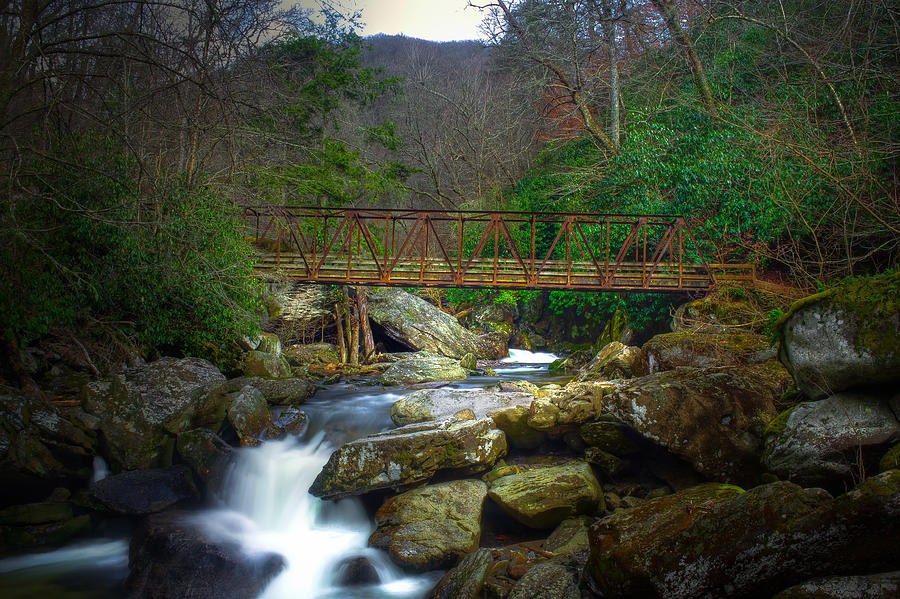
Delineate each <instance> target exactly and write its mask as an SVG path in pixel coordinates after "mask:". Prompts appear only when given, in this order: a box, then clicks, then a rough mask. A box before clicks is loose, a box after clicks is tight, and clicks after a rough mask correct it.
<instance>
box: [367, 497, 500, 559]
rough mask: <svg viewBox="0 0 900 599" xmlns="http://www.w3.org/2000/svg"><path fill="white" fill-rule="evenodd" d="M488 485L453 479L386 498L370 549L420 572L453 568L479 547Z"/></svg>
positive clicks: (379, 514)
mask: <svg viewBox="0 0 900 599" xmlns="http://www.w3.org/2000/svg"><path fill="white" fill-rule="evenodd" d="M485 497H487V485H486V484H484V483H483V482H481V481H480V480H457V481H451V482H446V483H441V484H438V485H428V486H425V487H420V488H418V489H413V490H411V491H407V492H406V493H402V494H401V495H397V496H395V497H391V498H390V499H388V500H387V501H386V502H384V504H383V505H382V506H381V507H380V508H379V509H378V512H377V513H376V514H375V525H376V527H377V528H376V529H375V532H373V533H372V536H371V537H369V545H370V546H372V547H377V548H379V549H384V550H385V551H387V552H388V554H389V555H390V556H391V559H392V560H394V562H396V563H397V564H399V565H400V566H403V567H404V568H408V569H411V570H417V571H425V570H436V569H439V568H446V567H448V566H453V565H455V564H456V563H457V562H458V561H459V560H460V559H461V558H462V557H463V556H465V555H466V554H468V553H471V552H472V551H475V550H476V549H478V542H479V540H480V539H481V511H482V507H483V505H484V499H485Z"/></svg>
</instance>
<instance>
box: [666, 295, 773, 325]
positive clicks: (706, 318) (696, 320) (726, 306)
mask: <svg viewBox="0 0 900 599" xmlns="http://www.w3.org/2000/svg"><path fill="white" fill-rule="evenodd" d="M732 295H733V294H731V293H728V292H715V293H711V294H709V295H707V296H706V297H704V298H701V299H698V300H694V301H691V302H688V303H686V304H682V305H680V306H678V308H676V309H675V314H674V315H673V316H672V331H675V332H678V331H693V332H696V333H712V334H719V333H733V332H735V331H738V330H739V331H741V332H749V331H758V330H759V329H761V328H762V326H763V325H764V323H765V322H766V315H765V314H764V313H763V312H762V310H760V309H759V308H757V307H755V306H753V305H751V304H750V303H748V302H746V301H744V300H743V299H739V298H735V297H732Z"/></svg>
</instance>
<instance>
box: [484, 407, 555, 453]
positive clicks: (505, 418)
mask: <svg viewBox="0 0 900 599" xmlns="http://www.w3.org/2000/svg"><path fill="white" fill-rule="evenodd" d="M529 413H530V409H529V406H528V405H525V404H519V405H513V406H510V407H507V408H501V409H499V410H494V411H493V412H491V414H490V416H491V418H492V419H493V421H494V424H495V425H497V428H499V429H500V430H502V431H503V432H504V433H505V434H506V440H507V441H508V442H509V444H510V446H512V447H516V448H520V449H534V448H535V447H537V446H539V445H540V444H541V443H542V442H543V441H544V439H545V438H546V435H545V434H544V432H542V431H539V430H535V429H533V428H531V427H530V426H529V425H528V415H529Z"/></svg>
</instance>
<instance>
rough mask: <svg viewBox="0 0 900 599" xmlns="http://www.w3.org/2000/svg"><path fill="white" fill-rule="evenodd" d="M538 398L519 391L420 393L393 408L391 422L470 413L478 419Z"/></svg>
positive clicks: (492, 389)
mask: <svg viewBox="0 0 900 599" xmlns="http://www.w3.org/2000/svg"><path fill="white" fill-rule="evenodd" d="M532 399H534V396H533V395H532V394H530V393H526V392H524V391H518V390H516V389H502V388H496V387H494V388H487V389H447V388H442V389H420V390H418V391H415V392H413V393H410V394H409V395H407V396H405V397H402V398H400V399H399V400H397V401H396V402H394V404H393V405H392V406H391V420H393V421H394V424H397V425H398V426H403V425H406V424H412V423H414V422H426V421H428V420H443V419H445V418H448V417H450V416H452V415H453V414H456V413H457V412H459V411H460V410H465V409H470V410H472V413H473V414H474V415H475V416H476V417H477V418H482V417H484V416H487V415H488V414H489V413H492V412H494V411H496V410H502V409H504V408H508V407H511V406H516V405H526V406H527V405H528V404H530V403H531V400H532Z"/></svg>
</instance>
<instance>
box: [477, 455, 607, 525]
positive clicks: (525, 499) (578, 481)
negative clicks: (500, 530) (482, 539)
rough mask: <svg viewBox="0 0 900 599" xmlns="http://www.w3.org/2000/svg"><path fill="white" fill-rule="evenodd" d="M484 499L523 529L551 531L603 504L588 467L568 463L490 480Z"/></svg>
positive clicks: (581, 463) (597, 485)
mask: <svg viewBox="0 0 900 599" xmlns="http://www.w3.org/2000/svg"><path fill="white" fill-rule="evenodd" d="M488 497H490V498H491V500H492V501H494V503H496V504H497V505H499V506H500V507H501V508H503V511H505V512H506V513H507V514H509V515H510V516H512V517H513V518H515V519H516V520H518V521H519V522H521V523H522V524H524V525H525V526H528V527H531V528H552V527H554V526H556V525H557V524H559V523H560V522H562V521H563V520H565V519H566V518H570V517H572V516H576V515H579V514H586V513H593V512H594V511H595V510H596V509H597V506H598V504H599V503H601V502H602V501H603V489H602V488H601V486H600V482H599V481H598V480H597V477H596V476H594V473H593V471H592V470H591V467H590V465H589V464H587V463H585V462H572V463H569V464H563V465H559V466H539V467H534V468H532V469H529V470H525V471H523V472H516V473H513V474H509V475H507V476H501V477H500V478H497V479H495V480H493V481H491V483H490V488H489V490H488Z"/></svg>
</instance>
